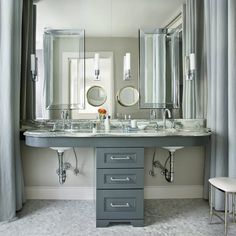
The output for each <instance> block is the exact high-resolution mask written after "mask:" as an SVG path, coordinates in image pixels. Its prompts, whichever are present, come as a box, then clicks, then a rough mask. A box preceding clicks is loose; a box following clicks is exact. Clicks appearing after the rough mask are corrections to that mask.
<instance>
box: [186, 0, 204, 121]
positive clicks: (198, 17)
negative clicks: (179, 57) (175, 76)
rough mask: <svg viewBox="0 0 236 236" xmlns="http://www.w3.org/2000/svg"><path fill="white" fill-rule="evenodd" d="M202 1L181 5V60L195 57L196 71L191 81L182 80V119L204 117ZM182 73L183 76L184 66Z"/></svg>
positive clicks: (191, 0)
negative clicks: (190, 55)
mask: <svg viewBox="0 0 236 236" xmlns="http://www.w3.org/2000/svg"><path fill="white" fill-rule="evenodd" d="M203 9H204V1H203V0H187V1H186V4H184V5H183V29H184V30H183V42H184V44H183V45H184V47H183V52H184V54H183V56H184V58H183V60H184V62H185V59H186V57H187V56H189V54H190V53H195V55H196V70H195V73H194V74H193V78H192V80H186V78H185V76H184V78H183V104H182V107H183V111H182V112H183V118H186V119H195V118H205V117H206V103H207V81H206V76H205V67H204V60H203V59H204V40H203V37H204V34H203V30H204V11H203ZM183 67H184V68H183V71H184V75H185V72H186V71H185V69H186V65H185V63H184V66H183Z"/></svg>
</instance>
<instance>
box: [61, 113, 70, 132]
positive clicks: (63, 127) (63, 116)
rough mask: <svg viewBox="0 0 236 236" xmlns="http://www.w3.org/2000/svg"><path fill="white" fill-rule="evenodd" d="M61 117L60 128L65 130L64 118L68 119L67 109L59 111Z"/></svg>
mask: <svg viewBox="0 0 236 236" xmlns="http://www.w3.org/2000/svg"><path fill="white" fill-rule="evenodd" d="M61 119H62V129H63V130H65V124H66V120H67V119H69V113H68V111H67V110H65V111H64V110H63V111H61Z"/></svg>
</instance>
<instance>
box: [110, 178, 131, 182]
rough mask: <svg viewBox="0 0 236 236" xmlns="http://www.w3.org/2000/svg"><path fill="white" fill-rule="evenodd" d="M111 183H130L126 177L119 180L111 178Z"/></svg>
mask: <svg viewBox="0 0 236 236" xmlns="http://www.w3.org/2000/svg"><path fill="white" fill-rule="evenodd" d="M111 181H117V182H129V181H130V178H129V177H126V178H122V179H119V178H114V177H111Z"/></svg>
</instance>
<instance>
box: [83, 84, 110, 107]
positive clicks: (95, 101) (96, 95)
mask: <svg viewBox="0 0 236 236" xmlns="http://www.w3.org/2000/svg"><path fill="white" fill-rule="evenodd" d="M87 100H88V103H89V104H90V105H92V106H94V107H98V106H101V105H103V104H104V103H105V102H106V100H107V93H106V91H105V90H104V88H102V87H100V86H92V87H91V88H89V90H88V92H87Z"/></svg>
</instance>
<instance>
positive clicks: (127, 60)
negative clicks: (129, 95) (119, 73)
mask: <svg viewBox="0 0 236 236" xmlns="http://www.w3.org/2000/svg"><path fill="white" fill-rule="evenodd" d="M130 79H131V69H130V53H126V54H125V56H124V76H123V80H130Z"/></svg>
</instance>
